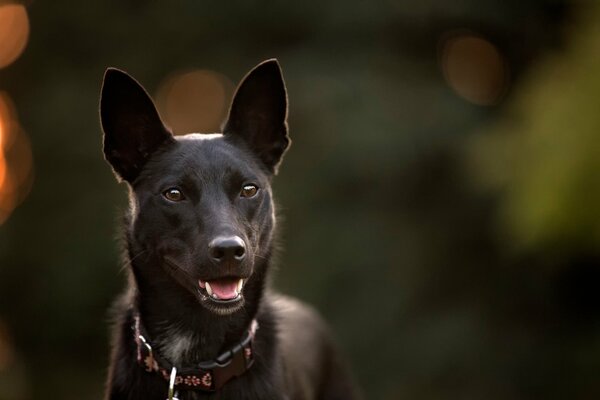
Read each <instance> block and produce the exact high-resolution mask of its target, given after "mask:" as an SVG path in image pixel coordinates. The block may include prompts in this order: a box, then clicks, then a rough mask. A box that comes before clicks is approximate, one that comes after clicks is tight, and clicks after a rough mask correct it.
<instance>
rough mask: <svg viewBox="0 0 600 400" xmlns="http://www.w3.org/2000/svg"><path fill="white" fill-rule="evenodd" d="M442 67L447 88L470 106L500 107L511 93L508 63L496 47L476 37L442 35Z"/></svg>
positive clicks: (456, 34)
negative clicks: (505, 97)
mask: <svg viewBox="0 0 600 400" xmlns="http://www.w3.org/2000/svg"><path fill="white" fill-rule="evenodd" d="M440 64H441V68H442V71H443V74H444V78H445V79H446V82H447V83H448V85H449V86H450V87H451V88H452V89H453V90H454V91H455V92H456V94H458V95H459V96H460V97H462V98H464V99H466V100H468V101H470V102H471V103H474V104H477V105H493V104H497V103H498V102H499V101H500V100H501V99H502V97H503V96H504V94H505V93H506V91H507V89H508V83H509V70H508V63H507V62H506V60H505V59H504V57H503V56H502V54H501V53H500V51H499V50H498V48H497V47H496V46H494V45H493V44H492V43H491V42H490V41H488V40H486V39H485V38H483V37H480V36H477V35H475V34H473V33H470V32H452V33H449V34H445V35H443V38H442V40H441V46H440Z"/></svg>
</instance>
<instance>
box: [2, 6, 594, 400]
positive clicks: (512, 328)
mask: <svg viewBox="0 0 600 400" xmlns="http://www.w3.org/2000/svg"><path fill="white" fill-rule="evenodd" d="M27 7H28V11H29V15H30V21H31V36H30V41H29V44H28V47H27V49H26V51H25V53H24V54H23V55H22V56H21V57H20V58H19V59H18V60H17V61H16V62H15V63H13V64H12V65H10V66H9V67H7V68H5V69H3V70H0V90H4V91H6V92H8V93H9V95H10V96H11V97H12V99H13V101H14V103H15V105H16V108H17V111H18V115H19V119H20V121H21V124H22V126H23V128H24V130H25V131H26V132H27V134H28V135H29V137H30V139H31V142H32V149H33V154H34V162H35V181H34V185H33V190H32V192H31V194H30V195H29V197H28V198H27V200H26V201H25V202H24V203H23V204H22V205H21V206H20V207H19V208H17V209H16V211H15V212H14V213H13V215H12V216H11V217H10V219H9V220H8V221H7V222H5V223H4V224H3V225H2V226H0V321H1V322H2V324H3V325H5V327H6V329H7V330H8V332H9V334H10V339H11V340H10V346H11V347H12V350H13V351H14V352H15V354H16V359H15V360H14V361H13V363H12V364H11V365H10V366H9V367H8V369H6V370H0V399H19V400H20V399H23V400H25V399H47V398H53V399H100V398H101V393H102V386H103V380H104V375H105V368H106V365H107V356H108V327H107V319H108V317H107V315H108V314H107V309H108V307H109V305H110V303H111V301H112V299H113V298H114V296H115V295H116V294H117V293H118V292H119V290H120V289H121V287H122V286H123V281H124V276H125V274H124V273H122V272H120V270H119V260H118V259H119V251H120V250H119V245H118V243H117V240H116V239H115V237H116V232H117V231H118V229H117V225H118V221H119V219H118V216H119V214H120V211H121V210H123V208H124V207H125V206H126V195H125V192H126V190H125V189H126V188H125V187H124V186H123V185H120V186H119V185H117V183H116V182H115V180H114V177H113V175H112V173H111V172H110V169H109V168H108V166H107V165H106V164H105V162H104V161H103V159H102V155H101V150H100V148H101V147H100V145H101V132H100V128H99V121H98V112H97V100H98V93H99V89H100V84H101V77H102V74H103V71H104V69H105V68H106V67H107V66H117V67H120V68H122V69H125V70H127V71H129V72H130V73H131V74H133V75H134V76H135V77H136V78H137V79H138V80H140V81H141V82H142V83H143V84H144V85H145V86H146V87H147V88H148V90H149V91H150V92H151V93H155V91H156V89H157V87H158V85H159V83H160V82H161V80H162V79H163V78H164V77H165V76H167V75H169V74H170V73H171V72H172V71H175V70H180V69H182V68H202V69H211V70H214V71H218V72H220V73H222V74H224V75H226V76H227V77H229V78H230V79H231V80H232V81H234V82H237V81H238V80H239V79H240V78H241V77H242V76H243V74H245V72H246V71H247V70H249V69H250V68H251V67H252V66H254V65H255V64H256V63H258V62H259V61H261V60H263V59H265V58H270V57H277V58H278V59H279V60H280V62H281V65H282V67H283V70H284V75H285V77H286V81H287V85H288V90H289V96H290V117H289V125H290V132H291V136H292V139H293V146H292V148H291V150H290V152H289V153H288V154H287V158H286V160H285V162H284V164H283V166H282V169H281V173H280V175H279V176H278V177H277V179H276V181H275V192H276V196H277V199H278V203H279V205H280V207H279V210H280V214H281V215H282V221H283V222H282V223H281V224H280V225H281V229H280V231H281V232H280V233H281V238H282V240H281V243H282V247H283V249H284V250H283V251H282V253H281V257H280V262H279V265H278V269H277V271H276V274H275V284H276V286H277V287H278V288H279V289H281V290H282V291H284V292H286V293H289V294H293V295H295V296H298V297H300V298H302V299H304V300H306V301H308V302H310V303H312V304H314V305H315V306H316V307H317V308H318V309H319V310H320V311H321V312H322V313H323V314H324V315H325V317H326V318H327V319H328V320H329V321H330V323H331V325H332V327H333V330H334V331H335V334H336V335H337V337H338V338H339V342H340V345H341V347H342V348H343V350H344V351H345V353H346V354H347V356H348V360H349V362H350V363H351V364H352V368H353V370H354V372H355V376H356V379H357V381H358V383H359V385H360V386H361V387H362V388H363V391H364V393H365V397H366V398H367V399H488V400H492V399H532V398H544V399H565V398H569V399H574V398H580V399H592V398H598V397H599V396H600V379H598V372H599V371H600V299H599V293H600V290H598V284H599V282H600V269H599V268H600V252H599V251H598V243H599V238H600V234H599V233H600V224H599V222H600V218H599V217H600V215H599V211H598V208H599V207H598V204H600V202H599V201H598V200H599V199H600V194H599V193H598V192H599V190H598V187H599V184H600V182H599V180H598V172H600V164H599V162H598V161H597V160H596V159H597V158H598V157H597V153H598V152H600V113H598V112H597V107H598V104H599V100H600V78H599V76H600V75H599V73H598V72H599V71H600V65H598V64H599V62H598V61H596V59H598V51H599V49H600V36H599V35H598V30H597V29H596V28H595V26H597V25H598V24H599V23H600V13H598V12H597V11H596V9H595V8H593V7H592V3H582V2H577V3H570V2H566V1H551V0H547V1H542V0H540V1H534V0H531V1H500V0H496V1H494V0H462V1H453V2H448V1H434V0H421V1H418V2H414V1H408V0H407V1H402V0H388V1H359V0H351V1H348V0H347V1H341V0H330V1H321V2H302V1H296V2H286V1H271V2H267V1H257V0H250V1H237V0H230V1H202V0H177V1H169V2H168V1H141V0H118V1H117V0H110V1H96V0H94V1H92V0H90V1H66V0H52V1H39V0H37V1H31V2H28V3H27ZM454 29H470V30H472V31H474V32H476V33H478V34H480V35H483V37H485V38H486V39H487V40H489V41H490V42H492V43H494V44H495V45H496V46H497V48H498V49H499V51H500V52H501V53H502V54H503V55H504V57H505V59H506V62H507V66H508V69H509V71H510V86H509V88H508V92H507V95H506V96H505V98H504V99H503V101H501V102H500V103H499V104H498V105H495V106H478V105H474V104H471V103H469V102H467V101H465V100H464V99H462V98H461V97H458V96H457V95H456V93H455V92H454V91H453V90H452V89H451V88H450V87H449V86H448V85H447V84H446V82H445V80H444V77H443V74H442V71H441V68H440V64H439V58H438V50H439V48H438V47H439V43H440V42H439V40H440V37H441V36H442V35H443V34H444V33H445V32H447V31H449V30H454Z"/></svg>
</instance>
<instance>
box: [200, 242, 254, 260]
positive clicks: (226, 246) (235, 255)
mask: <svg viewBox="0 0 600 400" xmlns="http://www.w3.org/2000/svg"><path fill="white" fill-rule="evenodd" d="M208 254H209V256H210V258H212V259H213V260H214V261H216V262H219V263H221V262H227V261H233V260H235V261H242V260H243V259H244V257H245V256H246V244H245V243H244V241H243V240H242V238H241V237H239V236H229V237H218V238H216V239H214V240H213V241H212V242H210V243H209V245H208Z"/></svg>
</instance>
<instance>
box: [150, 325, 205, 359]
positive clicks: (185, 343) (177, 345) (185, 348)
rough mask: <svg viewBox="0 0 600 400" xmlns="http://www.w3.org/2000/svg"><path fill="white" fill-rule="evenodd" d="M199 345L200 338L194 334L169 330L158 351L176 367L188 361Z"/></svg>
mask: <svg viewBox="0 0 600 400" xmlns="http://www.w3.org/2000/svg"><path fill="white" fill-rule="evenodd" d="M198 345H199V340H198V337H197V336H196V335H194V334H189V333H188V334H186V333H182V332H180V331H178V330H175V329H172V330H168V331H167V332H166V334H165V335H164V336H163V338H162V340H160V342H159V343H158V350H159V352H160V354H162V355H163V356H164V357H165V358H166V359H167V360H169V361H170V362H171V363H172V364H174V365H181V364H182V363H183V362H184V361H185V360H187V359H188V358H189V357H190V355H191V353H192V352H193V350H194V349H197V348H198Z"/></svg>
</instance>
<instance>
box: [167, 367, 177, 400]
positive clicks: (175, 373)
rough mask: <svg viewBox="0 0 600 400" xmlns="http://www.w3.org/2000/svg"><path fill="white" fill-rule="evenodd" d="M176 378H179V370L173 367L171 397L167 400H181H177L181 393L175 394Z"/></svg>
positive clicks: (170, 387) (170, 382) (170, 380)
mask: <svg viewBox="0 0 600 400" xmlns="http://www.w3.org/2000/svg"><path fill="white" fill-rule="evenodd" d="M175 377H177V368H175V367H173V368H172V369H171V378H170V379H169V397H167V400H179V399H178V398H177V396H178V395H179V393H177V392H175ZM173 393H174V394H173Z"/></svg>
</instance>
